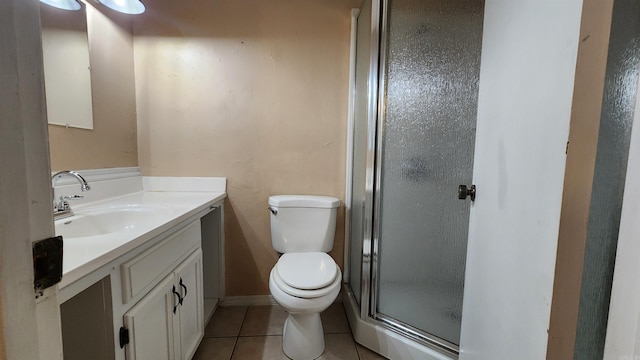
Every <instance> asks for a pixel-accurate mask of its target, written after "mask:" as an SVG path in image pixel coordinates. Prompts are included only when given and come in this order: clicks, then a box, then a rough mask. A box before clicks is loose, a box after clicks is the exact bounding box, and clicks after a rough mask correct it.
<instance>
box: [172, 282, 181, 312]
mask: <svg viewBox="0 0 640 360" xmlns="http://www.w3.org/2000/svg"><path fill="white" fill-rule="evenodd" d="M171 292H172V293H173V295H175V296H177V297H178V301H176V304H175V305H174V306H173V313H174V314H175V313H176V310H177V309H178V305H182V298H181V297H180V294H178V292H177V291H176V286H175V285H173V289H172V290H171Z"/></svg>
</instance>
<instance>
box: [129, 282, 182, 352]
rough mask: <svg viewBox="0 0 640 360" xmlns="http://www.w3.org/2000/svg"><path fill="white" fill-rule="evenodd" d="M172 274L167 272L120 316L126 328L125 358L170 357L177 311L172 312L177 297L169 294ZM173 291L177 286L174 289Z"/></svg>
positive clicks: (177, 321)
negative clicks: (127, 343) (122, 317)
mask: <svg viewBox="0 0 640 360" xmlns="http://www.w3.org/2000/svg"><path fill="white" fill-rule="evenodd" d="M174 279H175V278H174V274H170V275H169V276H167V277H166V278H164V280H162V281H161V282H160V284H158V286H156V287H155V288H154V289H153V290H151V292H149V294H147V296H145V297H144V298H143V299H142V300H140V302H138V303H137V304H136V305H135V306H134V307H132V308H131V310H129V311H128V312H127V313H126V314H125V315H124V326H125V327H126V328H127V329H129V340H130V342H129V345H127V346H126V352H125V353H126V358H127V360H173V359H175V355H176V353H177V350H178V349H177V347H176V345H178V346H179V344H176V338H177V336H176V335H177V334H175V331H176V329H178V323H179V321H180V320H179V313H178V309H179V306H178V308H176V310H177V312H176V314H175V315H174V313H173V310H174V306H175V305H176V304H177V296H175V295H174V294H173V291H172V290H173V288H174V286H175V280H174ZM176 290H177V289H176Z"/></svg>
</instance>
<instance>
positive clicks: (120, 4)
mask: <svg viewBox="0 0 640 360" xmlns="http://www.w3.org/2000/svg"><path fill="white" fill-rule="evenodd" d="M98 1H99V2H100V3H101V4H103V5H104V6H106V7H108V8H110V9H113V10H115V11H119V12H121V13H125V14H142V13H143V12H144V4H142V3H141V2H140V0H98Z"/></svg>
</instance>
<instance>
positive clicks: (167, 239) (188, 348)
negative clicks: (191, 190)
mask: <svg viewBox="0 0 640 360" xmlns="http://www.w3.org/2000/svg"><path fill="white" fill-rule="evenodd" d="M223 214H224V209H223V204H222V202H218V203H214V204H212V205H208V206H207V208H206V209H203V210H200V211H198V212H196V213H194V214H193V215H191V216H190V217H188V218H187V219H185V220H183V221H181V222H179V223H177V224H175V225H173V226H172V227H170V228H168V229H165V230H163V231H158V232H156V233H153V235H151V237H150V238H149V239H148V240H146V241H145V242H144V243H142V244H140V245H137V246H136V247H132V248H131V249H130V250H128V251H127V252H126V253H125V254H123V255H120V256H119V257H117V258H114V259H113V260H112V261H110V262H108V263H106V264H105V265H103V266H102V267H100V268H98V269H97V270H94V271H92V272H90V273H88V274H87V275H85V276H84V277H82V278H80V279H78V280H76V281H74V282H73V283H71V284H70V285H68V286H66V287H65V288H64V289H63V290H62V292H61V294H62V295H61V298H62V299H63V300H62V304H61V312H62V330H63V346H64V358H65V360H87V359H92V360H94V359H95V360H163V359H166V360H191V359H192V358H193V356H194V354H195V352H196V350H197V348H198V346H199V344H200V341H201V340H202V338H203V336H204V327H205V323H206V322H207V321H208V320H209V319H210V318H211V316H212V314H213V312H214V311H215V309H216V307H217V304H218V301H219V299H221V298H222V297H223V296H224V292H223V289H224V271H223V269H224V256H223V255H222V254H224V229H223Z"/></svg>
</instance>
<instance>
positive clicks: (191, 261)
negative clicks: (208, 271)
mask: <svg viewBox="0 0 640 360" xmlns="http://www.w3.org/2000/svg"><path fill="white" fill-rule="evenodd" d="M175 274H176V280H175V281H176V283H177V286H176V287H178V286H179V287H180V290H179V291H180V294H181V296H182V297H183V300H182V306H180V325H179V329H180V334H179V337H180V344H181V346H180V348H181V351H180V355H181V356H180V357H178V359H182V360H190V359H191V358H192V357H193V355H194V354H195V352H196V350H197V348H198V345H199V344H200V340H202V336H203V335H204V315H203V311H204V309H203V302H204V295H203V293H202V251H201V250H200V249H198V250H197V251H196V252H194V253H193V254H191V256H189V257H188V258H187V259H186V260H185V261H184V262H182V264H180V265H179V266H178V267H177V268H176V271H175ZM176 336H178V334H176Z"/></svg>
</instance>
